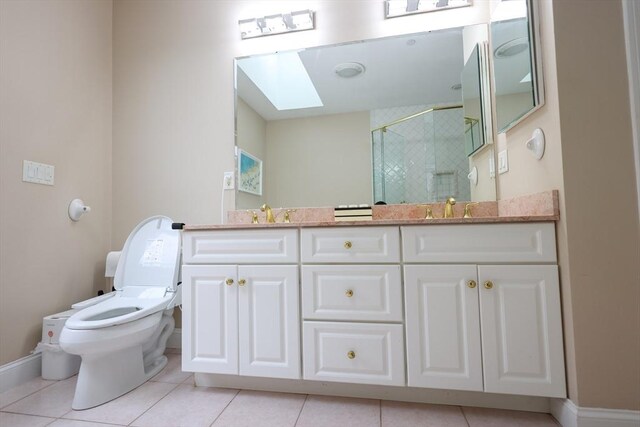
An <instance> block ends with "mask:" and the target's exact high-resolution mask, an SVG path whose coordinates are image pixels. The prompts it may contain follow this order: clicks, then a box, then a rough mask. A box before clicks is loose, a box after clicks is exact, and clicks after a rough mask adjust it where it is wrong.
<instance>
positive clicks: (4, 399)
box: [0, 377, 55, 408]
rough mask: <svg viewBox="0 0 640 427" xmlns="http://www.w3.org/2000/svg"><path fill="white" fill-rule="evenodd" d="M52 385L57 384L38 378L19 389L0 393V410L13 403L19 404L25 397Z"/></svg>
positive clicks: (15, 388) (20, 386)
mask: <svg viewBox="0 0 640 427" xmlns="http://www.w3.org/2000/svg"><path fill="white" fill-rule="evenodd" d="M51 384H55V381H47V380H43V379H42V378H40V377H38V378H34V379H32V380H30V381H27V382H26V383H24V384H21V385H19V386H18V387H14V388H12V389H11V390H7V391H5V392H4V393H0V408H4V407H5V406H7V405H10V404H12V403H13V402H17V401H18V400H20V399H22V398H23V397H27V396H29V395H30V394H33V393H35V392H36V391H38V390H42V389H43V388H45V387H48V386H50V385H51Z"/></svg>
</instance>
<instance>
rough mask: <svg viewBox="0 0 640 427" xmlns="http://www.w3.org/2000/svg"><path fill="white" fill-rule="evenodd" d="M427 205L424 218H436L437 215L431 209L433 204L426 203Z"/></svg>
mask: <svg viewBox="0 0 640 427" xmlns="http://www.w3.org/2000/svg"><path fill="white" fill-rule="evenodd" d="M425 207H426V208H427V210H426V211H425V214H424V219H434V218H435V216H433V210H431V206H430V205H425Z"/></svg>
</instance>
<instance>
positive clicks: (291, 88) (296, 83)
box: [238, 52, 323, 111]
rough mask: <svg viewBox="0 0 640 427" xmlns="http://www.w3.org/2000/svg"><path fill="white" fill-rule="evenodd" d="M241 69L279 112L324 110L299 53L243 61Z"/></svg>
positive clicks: (283, 53)
mask: <svg viewBox="0 0 640 427" xmlns="http://www.w3.org/2000/svg"><path fill="white" fill-rule="evenodd" d="M238 66H239V67H240V68H241V69H242V71H244V73H245V74H246V75H247V77H249V78H250V79H251V81H252V82H253V83H254V84H255V85H256V86H257V87H258V89H260V90H261V91H262V93H263V94H264V95H265V96H266V97H267V98H268V99H269V101H271V103H272V104H273V106H274V107H275V108H276V109H277V110H280V111H282V110H295V109H299V108H312V107H322V106H323V104H322V100H321V99H320V96H319V95H318V92H317V91H316V88H315V86H314V85H313V82H312V81H311V78H310V77H309V74H308V73H307V70H306V69H305V68H304V65H303V64H302V60H300V56H299V55H298V53H297V52H282V53H279V54H278V55H262V56H254V57H249V58H242V59H240V60H238Z"/></svg>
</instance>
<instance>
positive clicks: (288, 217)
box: [284, 209, 296, 223]
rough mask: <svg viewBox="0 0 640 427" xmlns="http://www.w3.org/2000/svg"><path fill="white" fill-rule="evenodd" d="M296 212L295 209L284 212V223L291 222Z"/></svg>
mask: <svg viewBox="0 0 640 427" xmlns="http://www.w3.org/2000/svg"><path fill="white" fill-rule="evenodd" d="M295 211H296V210H295V209H287V210H286V211H284V222H287V223H288V222H291V214H292V213H293V212H295Z"/></svg>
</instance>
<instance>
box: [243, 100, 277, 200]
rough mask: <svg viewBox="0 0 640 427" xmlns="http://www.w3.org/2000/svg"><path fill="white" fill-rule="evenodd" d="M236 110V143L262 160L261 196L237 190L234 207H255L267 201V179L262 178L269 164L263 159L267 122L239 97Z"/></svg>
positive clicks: (265, 154) (264, 155) (265, 152)
mask: <svg viewBox="0 0 640 427" xmlns="http://www.w3.org/2000/svg"><path fill="white" fill-rule="evenodd" d="M236 111H237V112H236V120H237V129H238V130H237V132H238V135H237V136H236V138H237V139H236V144H237V145H238V147H239V148H241V149H243V150H246V151H247V152H248V153H250V154H252V155H254V156H256V157H257V158H259V159H261V160H262V161H263V162H262V174H263V183H262V196H258V195H255V194H251V193H245V192H243V191H238V192H237V193H236V209H256V208H259V207H260V206H262V204H263V203H266V202H267V201H269V193H268V186H267V184H268V183H269V181H268V180H266V179H264V177H265V175H266V173H267V171H268V170H269V167H270V166H271V165H270V164H269V163H268V162H265V161H264V160H265V159H266V156H267V147H266V143H267V122H266V121H265V120H264V119H263V118H262V117H261V116H260V115H259V114H258V113H256V112H255V111H254V109H253V108H251V107H250V106H249V105H248V104H247V103H246V102H244V101H243V100H242V99H240V98H238V100H237V104H236ZM236 172H237V171H236Z"/></svg>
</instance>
